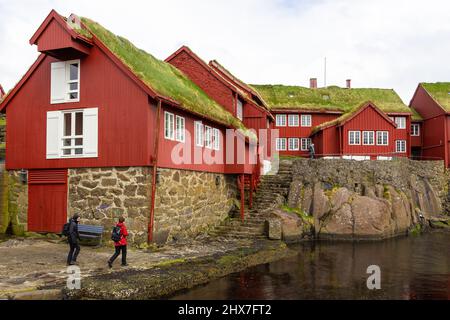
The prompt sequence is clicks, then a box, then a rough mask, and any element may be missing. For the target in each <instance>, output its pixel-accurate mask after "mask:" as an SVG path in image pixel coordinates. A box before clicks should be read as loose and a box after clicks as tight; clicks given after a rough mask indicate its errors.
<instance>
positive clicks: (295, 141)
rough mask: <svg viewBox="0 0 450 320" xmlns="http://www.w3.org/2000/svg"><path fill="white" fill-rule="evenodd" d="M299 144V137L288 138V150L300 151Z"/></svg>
mask: <svg viewBox="0 0 450 320" xmlns="http://www.w3.org/2000/svg"><path fill="white" fill-rule="evenodd" d="M299 148H300V146H299V138H289V139H288V150H289V151H298V150H299Z"/></svg>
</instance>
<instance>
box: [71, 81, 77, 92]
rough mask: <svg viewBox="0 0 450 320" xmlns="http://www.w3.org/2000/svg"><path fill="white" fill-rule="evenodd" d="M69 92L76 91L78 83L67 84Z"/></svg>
mask: <svg viewBox="0 0 450 320" xmlns="http://www.w3.org/2000/svg"><path fill="white" fill-rule="evenodd" d="M69 90H70V91H74V90H78V82H73V83H69Z"/></svg>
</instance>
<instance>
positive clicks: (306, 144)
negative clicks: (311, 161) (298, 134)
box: [300, 138, 312, 151]
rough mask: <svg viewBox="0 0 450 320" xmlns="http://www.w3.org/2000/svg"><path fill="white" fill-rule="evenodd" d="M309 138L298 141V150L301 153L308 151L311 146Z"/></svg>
mask: <svg viewBox="0 0 450 320" xmlns="http://www.w3.org/2000/svg"><path fill="white" fill-rule="evenodd" d="M311 142H312V141H311V138H301V139H300V150H301V151H308V150H309V146H310V145H311Z"/></svg>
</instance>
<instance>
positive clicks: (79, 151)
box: [75, 148, 83, 154]
mask: <svg viewBox="0 0 450 320" xmlns="http://www.w3.org/2000/svg"><path fill="white" fill-rule="evenodd" d="M75 154H83V149H80V148H77V149H75Z"/></svg>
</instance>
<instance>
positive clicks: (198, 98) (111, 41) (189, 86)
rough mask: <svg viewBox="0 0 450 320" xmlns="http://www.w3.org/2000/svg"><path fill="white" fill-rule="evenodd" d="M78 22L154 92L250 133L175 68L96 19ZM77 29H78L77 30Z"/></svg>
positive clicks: (83, 19) (84, 19) (85, 19)
mask: <svg viewBox="0 0 450 320" xmlns="http://www.w3.org/2000/svg"><path fill="white" fill-rule="evenodd" d="M81 21H82V22H83V24H84V26H85V27H87V28H88V30H89V31H90V32H91V33H92V34H93V35H94V36H95V37H96V38H97V39H98V40H100V41H101V42H102V43H103V44H104V45H105V46H106V47H108V49H109V50H111V52H113V53H114V54H115V55H116V57H118V58H119V59H120V60H121V61H122V62H123V63H124V64H125V65H126V66H127V67H129V68H130V69H131V71H133V73H134V74H135V75H136V76H137V77H139V78H140V79H141V80H142V81H143V82H144V83H145V84H146V85H148V86H149V87H150V88H151V89H153V90H154V91H155V92H156V93H158V94H159V95H161V96H165V97H169V98H171V99H173V100H175V101H177V102H178V103H180V104H181V105H182V106H183V107H185V108H186V109H188V110H191V111H193V112H196V113H199V114H202V115H205V116H208V117H210V118H212V119H214V120H216V121H218V122H220V123H222V124H224V125H227V126H232V127H234V128H237V129H242V130H243V131H244V133H246V134H247V135H249V134H248V132H247V129H246V128H245V126H244V125H243V123H242V122H241V121H240V120H239V119H237V118H235V117H234V116H233V115H232V114H231V113H229V112H228V111H227V110H225V109H224V108H223V107H222V106H220V105H219V104H218V103H216V102H215V101H214V100H212V99H211V98H209V97H208V96H207V95H206V93H205V92H204V91H202V90H201V89H200V88H199V87H198V86H197V85H196V84H195V83H193V82H192V81H191V80H190V79H189V78H188V77H187V76H186V75H185V74H183V73H182V72H181V71H179V70H178V69H177V68H175V67H173V66H172V65H170V64H169V63H166V62H164V61H161V60H159V59H156V58H155V57H154V56H152V55H151V54H149V53H147V52H145V51H144V50H142V49H139V48H137V47H135V46H134V45H133V44H132V43H131V42H130V41H128V40H127V39H125V38H123V37H121V36H117V35H115V34H113V33H112V32H110V31H109V30H107V29H105V28H104V27H102V26H101V25H100V24H98V23H97V22H94V21H92V20H90V19H88V18H84V17H83V18H81ZM76 31H78V32H79V30H76ZM83 35H85V32H84V34H83Z"/></svg>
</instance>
